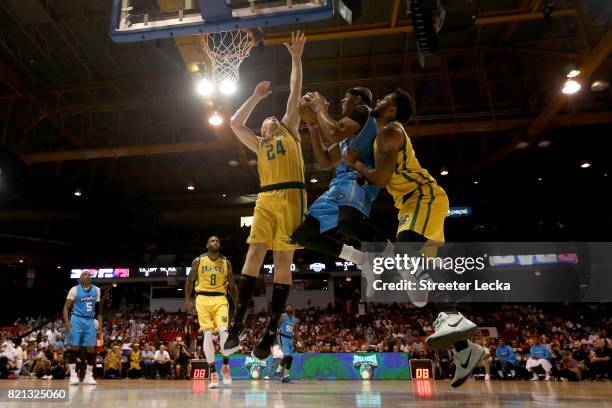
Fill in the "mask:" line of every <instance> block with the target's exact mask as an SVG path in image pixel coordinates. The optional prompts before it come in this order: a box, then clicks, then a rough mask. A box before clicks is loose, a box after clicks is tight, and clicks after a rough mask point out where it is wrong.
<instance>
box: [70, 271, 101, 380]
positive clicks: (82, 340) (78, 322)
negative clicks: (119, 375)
mask: <svg viewBox="0 0 612 408" xmlns="http://www.w3.org/2000/svg"><path fill="white" fill-rule="evenodd" d="M71 308H72V315H71V314H70V309H71ZM96 309H97V312H98V321H96V319H95V317H96ZM64 323H65V324H66V339H67V340H66V346H67V348H68V350H67V351H66V354H65V360H66V363H67V364H68V368H69V369H70V385H77V384H79V376H78V374H77V371H76V359H77V355H78V353H79V350H80V349H81V348H85V349H86V361H87V371H86V373H85V378H83V384H90V385H95V384H96V380H94V378H93V366H94V364H95V362H96V331H97V327H96V326H97V325H101V324H102V303H101V302H100V288H98V287H97V286H94V285H92V284H91V274H90V273H89V271H87V270H86V271H83V273H82V274H81V277H80V283H79V284H78V285H76V286H73V287H72V288H71V289H70V291H69V292H68V296H67V297H66V303H64Z"/></svg>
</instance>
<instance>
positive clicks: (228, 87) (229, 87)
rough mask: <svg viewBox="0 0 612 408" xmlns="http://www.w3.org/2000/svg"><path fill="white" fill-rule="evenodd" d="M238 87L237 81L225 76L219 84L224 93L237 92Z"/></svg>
mask: <svg viewBox="0 0 612 408" xmlns="http://www.w3.org/2000/svg"><path fill="white" fill-rule="evenodd" d="M236 89H237V87H236V82H234V81H232V80H231V79H229V78H225V79H224V80H223V81H221V83H220V84H219V90H220V91H221V93H222V94H224V95H231V94H233V93H235V92H236Z"/></svg>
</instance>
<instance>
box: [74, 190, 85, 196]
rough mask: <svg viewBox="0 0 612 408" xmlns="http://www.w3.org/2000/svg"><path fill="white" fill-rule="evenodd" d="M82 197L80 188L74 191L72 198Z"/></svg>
mask: <svg viewBox="0 0 612 408" xmlns="http://www.w3.org/2000/svg"><path fill="white" fill-rule="evenodd" d="M82 195H83V193H82V192H81V189H80V188H77V189H76V190H74V196H75V197H80V196H82Z"/></svg>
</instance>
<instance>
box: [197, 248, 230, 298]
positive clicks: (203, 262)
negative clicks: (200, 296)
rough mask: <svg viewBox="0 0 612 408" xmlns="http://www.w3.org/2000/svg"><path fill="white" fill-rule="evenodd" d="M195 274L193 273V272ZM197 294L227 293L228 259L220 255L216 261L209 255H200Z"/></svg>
mask: <svg viewBox="0 0 612 408" xmlns="http://www.w3.org/2000/svg"><path fill="white" fill-rule="evenodd" d="M192 273H193V271H192ZM197 273H198V281H197V284H196V288H195V290H196V292H217V293H223V294H226V293H227V273H228V268H227V259H226V258H225V257H224V256H223V255H219V257H218V258H217V259H215V260H214V261H213V260H212V259H210V258H209V257H208V253H204V254H202V255H200V262H199V265H198V271H197Z"/></svg>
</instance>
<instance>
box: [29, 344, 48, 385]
mask: <svg viewBox="0 0 612 408" xmlns="http://www.w3.org/2000/svg"><path fill="white" fill-rule="evenodd" d="M45 350H46V349H45V348H43V346H42V345H40V343H39V345H38V349H37V350H36V352H35V356H34V368H33V370H32V373H33V374H34V375H35V376H36V377H37V378H42V379H44V380H50V379H51V378H53V377H51V376H50V375H48V374H47V371H48V370H49V368H50V367H51V362H50V361H49V358H48V357H47V355H46V354H45Z"/></svg>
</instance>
